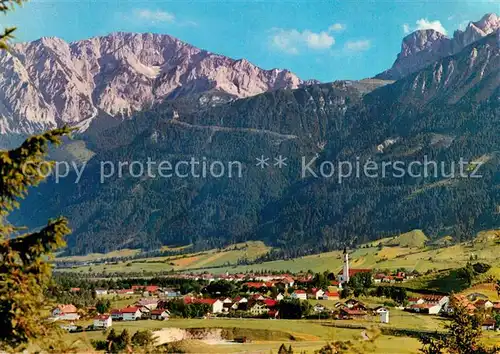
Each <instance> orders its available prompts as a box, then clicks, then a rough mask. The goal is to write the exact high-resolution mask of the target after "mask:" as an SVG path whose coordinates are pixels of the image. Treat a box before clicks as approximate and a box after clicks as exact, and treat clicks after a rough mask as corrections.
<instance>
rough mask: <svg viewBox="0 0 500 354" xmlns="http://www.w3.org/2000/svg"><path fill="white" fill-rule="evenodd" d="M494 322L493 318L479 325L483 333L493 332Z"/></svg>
mask: <svg viewBox="0 0 500 354" xmlns="http://www.w3.org/2000/svg"><path fill="white" fill-rule="evenodd" d="M495 325H496V321H495V320H494V319H493V318H486V319H485V320H484V321H483V324H482V325H481V328H482V329H483V331H494V330H495Z"/></svg>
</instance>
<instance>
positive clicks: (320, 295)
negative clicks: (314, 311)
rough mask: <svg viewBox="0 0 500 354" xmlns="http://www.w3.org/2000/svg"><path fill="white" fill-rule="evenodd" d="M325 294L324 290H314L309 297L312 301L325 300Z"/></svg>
mask: <svg viewBox="0 0 500 354" xmlns="http://www.w3.org/2000/svg"><path fill="white" fill-rule="evenodd" d="M324 293H325V292H324V291H323V290H322V289H317V288H312V289H311V291H310V292H309V294H308V297H309V298H311V299H316V300H320V299H322V298H323V294H324Z"/></svg>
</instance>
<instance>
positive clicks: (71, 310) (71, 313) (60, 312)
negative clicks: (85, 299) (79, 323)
mask: <svg viewBox="0 0 500 354" xmlns="http://www.w3.org/2000/svg"><path fill="white" fill-rule="evenodd" d="M52 317H54V318H56V319H58V320H62V321H76V320H78V319H80V315H79V314H78V312H77V309H76V307H75V305H71V304H68V305H57V307H56V308H55V309H53V310H52Z"/></svg>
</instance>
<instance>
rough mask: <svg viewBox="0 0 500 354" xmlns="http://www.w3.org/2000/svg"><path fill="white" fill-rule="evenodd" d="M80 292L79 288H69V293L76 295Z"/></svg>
mask: <svg viewBox="0 0 500 354" xmlns="http://www.w3.org/2000/svg"><path fill="white" fill-rule="evenodd" d="M80 290H81V289H80V288H71V289H69V292H71V293H78V292H80Z"/></svg>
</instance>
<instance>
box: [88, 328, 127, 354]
mask: <svg viewBox="0 0 500 354" xmlns="http://www.w3.org/2000/svg"><path fill="white" fill-rule="evenodd" d="M94 346H95V348H96V349H101V348H97V347H98V346H99V347H101V346H102V343H101V342H95V343H94ZM131 346H132V341H131V339H130V335H129V333H128V331H127V330H126V329H124V330H123V331H122V332H121V333H120V334H117V333H116V331H115V329H114V328H111V331H110V332H109V334H108V336H107V337H106V351H107V352H108V353H121V352H123V351H127V352H130V351H131V349H132V348H131Z"/></svg>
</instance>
